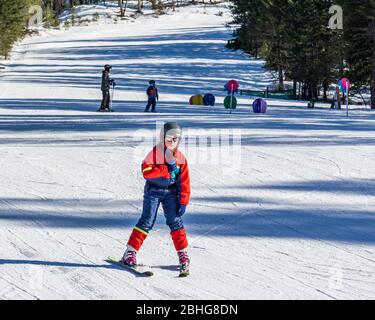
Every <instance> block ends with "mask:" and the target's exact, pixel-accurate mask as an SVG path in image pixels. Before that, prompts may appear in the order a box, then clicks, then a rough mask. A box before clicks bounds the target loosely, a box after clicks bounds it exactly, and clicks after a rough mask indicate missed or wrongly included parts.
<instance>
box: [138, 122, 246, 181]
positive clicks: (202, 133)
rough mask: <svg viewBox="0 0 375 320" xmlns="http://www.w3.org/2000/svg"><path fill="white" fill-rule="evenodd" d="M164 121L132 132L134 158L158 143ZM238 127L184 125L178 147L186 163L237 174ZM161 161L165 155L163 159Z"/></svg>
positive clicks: (238, 157)
mask: <svg viewBox="0 0 375 320" xmlns="http://www.w3.org/2000/svg"><path fill="white" fill-rule="evenodd" d="M163 124H164V122H156V125H155V130H147V129H141V130H137V131H135V132H134V133H133V141H132V143H133V144H134V145H136V147H135V148H134V151H133V160H134V161H135V162H139V160H140V159H144V158H145V155H146V154H148V153H149V152H150V151H151V149H152V148H153V146H155V145H157V144H159V143H160V142H161V137H160V130H161V127H162V126H163ZM241 142H242V131H241V129H226V128H223V129H210V128H208V129H203V128H194V129H192V128H190V129H184V128H183V135H182V138H181V140H180V144H179V149H180V150H181V151H182V152H183V153H184V154H185V156H186V159H187V162H188V164H189V165H196V164H198V165H201V166H207V167H211V169H212V170H213V169H215V168H216V169H219V170H220V172H219V173H220V174H222V175H232V174H236V173H239V172H240V171H241V167H242V143H241ZM162 162H164V158H163V159H162Z"/></svg>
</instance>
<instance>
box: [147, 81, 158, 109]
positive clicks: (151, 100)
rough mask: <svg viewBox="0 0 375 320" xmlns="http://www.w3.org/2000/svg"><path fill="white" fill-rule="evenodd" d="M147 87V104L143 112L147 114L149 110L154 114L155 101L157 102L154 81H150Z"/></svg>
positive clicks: (156, 90)
mask: <svg viewBox="0 0 375 320" xmlns="http://www.w3.org/2000/svg"><path fill="white" fill-rule="evenodd" d="M149 85H150V86H149V87H148V88H147V91H146V93H147V96H148V102H147V106H146V109H145V111H144V112H148V111H149V110H150V107H152V108H151V112H156V100H159V93H158V89H157V88H156V84H155V80H150V82H149Z"/></svg>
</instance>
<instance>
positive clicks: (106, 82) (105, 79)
mask: <svg viewBox="0 0 375 320" xmlns="http://www.w3.org/2000/svg"><path fill="white" fill-rule="evenodd" d="M111 69H112V66H110V65H109V64H106V65H105V66H104V70H103V74H102V87H101V89H102V93H103V100H102V104H101V106H100V109H99V111H111V108H110V103H111V95H110V92H109V91H110V89H111V85H113V86H115V85H116V82H115V81H114V80H113V79H110V77H109V74H110V72H111Z"/></svg>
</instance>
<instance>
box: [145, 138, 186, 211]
mask: <svg viewBox="0 0 375 320" xmlns="http://www.w3.org/2000/svg"><path fill="white" fill-rule="evenodd" d="M173 156H174V157H175V158H176V162H177V167H179V168H180V174H179V176H178V178H177V180H176V184H177V188H178V193H179V200H180V204H184V205H188V204H189V200H190V177H189V167H188V163H187V160H186V157H185V156H184V155H183V154H182V153H181V152H180V151H179V150H176V151H175V152H174V153H173ZM142 172H143V177H144V178H145V179H146V180H147V183H149V184H150V185H151V186H154V187H156V188H165V187H168V186H170V185H172V184H173V182H172V181H171V180H170V178H171V174H170V173H169V171H168V166H167V162H166V159H165V154H164V145H163V144H162V143H160V144H158V145H156V146H155V147H154V148H153V149H152V151H151V152H150V153H149V154H148V155H147V156H146V158H145V159H144V160H143V162H142Z"/></svg>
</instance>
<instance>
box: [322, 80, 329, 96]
mask: <svg viewBox="0 0 375 320" xmlns="http://www.w3.org/2000/svg"><path fill="white" fill-rule="evenodd" d="M323 90H324V93H323V99H327V91H328V81H327V80H324V81H323Z"/></svg>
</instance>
